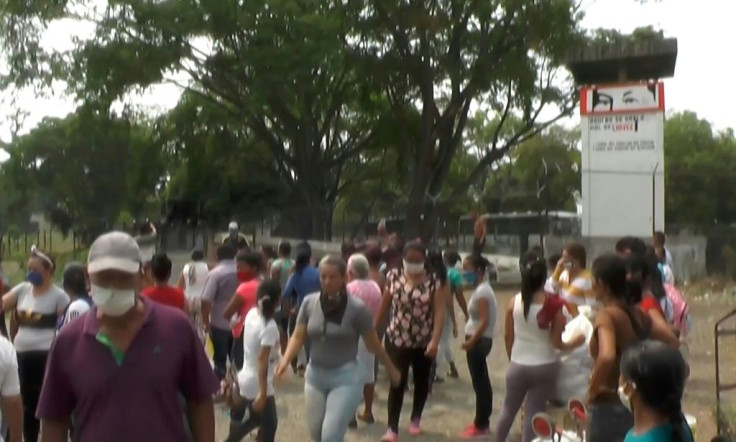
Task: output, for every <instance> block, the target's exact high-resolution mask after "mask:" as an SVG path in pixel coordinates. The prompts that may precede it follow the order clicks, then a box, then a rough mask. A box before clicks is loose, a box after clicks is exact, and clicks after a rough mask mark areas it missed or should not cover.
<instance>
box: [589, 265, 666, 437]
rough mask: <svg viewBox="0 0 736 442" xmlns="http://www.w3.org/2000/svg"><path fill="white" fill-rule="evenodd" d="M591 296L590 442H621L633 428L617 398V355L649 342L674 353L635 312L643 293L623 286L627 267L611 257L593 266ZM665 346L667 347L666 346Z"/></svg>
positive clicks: (632, 285)
mask: <svg viewBox="0 0 736 442" xmlns="http://www.w3.org/2000/svg"><path fill="white" fill-rule="evenodd" d="M593 278H594V280H593V281H594V282H593V285H594V288H593V289H594V291H595V292H596V294H597V296H598V297H599V300H600V302H601V304H602V306H603V307H602V308H601V309H600V310H599V311H598V314H597V315H596V317H595V323H594V325H593V336H592V338H591V341H590V354H591V356H592V357H593V361H594V365H593V371H592V373H591V375H590V383H589V386H588V398H587V402H588V423H587V428H586V440H587V441H588V442H621V441H623V440H624V438H625V437H626V432H627V431H628V430H629V429H630V428H631V427H632V426H633V424H634V422H633V417H632V415H631V412H629V410H627V409H626V407H624V405H623V404H622V403H621V400H620V398H619V397H618V394H617V390H618V384H619V365H620V362H621V355H622V354H623V352H625V351H626V350H627V349H628V348H629V347H631V346H632V345H636V344H638V343H640V342H641V341H643V340H645V339H648V338H650V337H651V338H653V339H657V340H660V341H663V342H665V343H667V344H668V345H671V346H673V348H677V347H678V345H679V342H678V341H677V339H674V342H672V341H673V340H672V339H671V335H672V332H671V330H669V329H661V328H658V327H655V326H654V325H653V323H652V320H651V319H650V317H649V316H648V315H647V314H646V313H644V312H643V311H642V310H641V309H639V308H638V307H637V304H639V303H640V302H641V296H642V288H641V286H640V285H639V284H638V282H636V281H627V278H626V265H625V263H624V261H623V260H622V259H621V258H619V257H618V256H615V255H604V256H601V257H598V258H597V259H596V260H595V261H594V262H593ZM668 341H669V342H668Z"/></svg>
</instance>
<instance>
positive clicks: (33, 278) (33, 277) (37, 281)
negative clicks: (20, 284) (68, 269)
mask: <svg viewBox="0 0 736 442" xmlns="http://www.w3.org/2000/svg"><path fill="white" fill-rule="evenodd" d="M26 281H28V282H30V283H31V284H32V285H33V286H35V287H38V286H40V285H41V284H43V275H42V274H41V273H40V272H28V274H27V275H26Z"/></svg>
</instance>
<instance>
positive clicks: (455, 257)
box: [445, 250, 460, 267]
mask: <svg viewBox="0 0 736 442" xmlns="http://www.w3.org/2000/svg"><path fill="white" fill-rule="evenodd" d="M445 261H446V262H447V265H449V266H450V267H455V266H456V265H457V262H458V261H460V254H459V253H457V251H455V250H448V251H447V252H445Z"/></svg>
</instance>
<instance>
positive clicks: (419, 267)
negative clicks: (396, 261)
mask: <svg viewBox="0 0 736 442" xmlns="http://www.w3.org/2000/svg"><path fill="white" fill-rule="evenodd" d="M404 270H405V271H406V273H408V274H410V275H418V274H420V273H422V272H423V271H424V263H418V264H417V263H413V262H408V261H406V260H404Z"/></svg>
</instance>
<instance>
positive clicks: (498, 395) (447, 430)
mask: <svg viewBox="0 0 736 442" xmlns="http://www.w3.org/2000/svg"><path fill="white" fill-rule="evenodd" d="M172 255H173V254H172ZM186 255H188V254H181V255H180V256H179V255H173V256H172V259H173V260H174V262H175V264H178V265H176V266H175V272H174V276H176V277H177V278H178V274H179V273H178V272H180V271H181V268H182V266H183V263H184V262H185V261H186V259H187V258H188V256H186ZM177 269H178V271H177ZM513 293H514V292H512V291H509V290H497V296H498V305H499V306H505V305H506V304H507V302H508V299H509V298H510V296H512V295H513ZM692 303H693V305H692V309H693V314H694V316H695V330H694V332H693V337H692V343H691V347H690V362H691V378H690V381H689V384H688V391H687V394H686V400H685V404H684V410H685V412H686V413H690V414H693V415H695V417H696V418H697V419H698V431H697V436H696V440H697V441H708V440H710V438H711V437H713V436H714V435H715V423H714V419H713V411H714V407H715V394H714V392H715V381H714V376H713V372H714V362H713V356H712V348H713V344H712V343H713V324H714V321H715V319H717V318H716V317H718V316H720V315H722V314H723V313H725V311H726V310H730V308H726V309H725V310H724V307H725V306H724V305H722V304H721V305H718V306H713V305H703V304H700V303H696V302H695V301H693V302H692ZM725 304H732V303H731V302H728V303H725ZM731 308H732V307H731ZM722 312H723V313H722ZM462 325H463V324H462V319H459V323H458V326H459V327H461V326H462ZM502 333H503V318H502V317H499V320H498V323H497V324H496V335H497V338H496V340H495V341H494V346H493V350H492V352H491V356H490V357H489V367H490V370H491V384H492V385H493V390H494V396H493V404H494V408H493V416H492V417H491V427H492V428H493V427H494V426H495V423H496V418H497V415H498V411H499V409H500V407H501V403H502V400H503V397H504V388H505V379H504V376H505V372H506V366H507V365H508V361H507V358H506V355H505V351H504V349H503V346H504V344H503V338H502ZM459 343H460V341H459V340H454V342H453V351H454V354H455V359H456V363H457V367H458V370H459V371H460V379H446V380H445V383H443V384H437V385H435V389H434V393H433V395H432V396H430V398H429V400H428V401H427V405H426V407H425V409H424V414H423V419H422V428H423V429H424V431H425V434H423V435H422V436H420V437H416V438H411V440H414V441H416V442H429V441H454V440H458V438H457V434H458V433H459V432H460V431H462V430H463V429H464V428H465V427H466V426H467V425H468V424H469V423H470V422H471V421H472V418H473V412H474V408H475V396H474V394H473V389H472V386H471V384H470V376H469V374H468V369H467V364H466V362H465V353H464V352H463V351H462V350H461V349H460V347H459ZM446 371H447V367H441V368H440V373H443V374H444V373H445V372H446ZM303 390H304V380H303V379H301V378H299V377H297V376H290V377H289V378H288V379H286V380H285V381H284V382H283V383H281V384H277V386H276V397H277V406H278V416H279V428H278V432H277V434H276V440H277V441H284V442H297V441H298V442H301V441H308V436H307V434H308V432H307V426H306V416H305V402H304V394H303ZM376 390H377V391H376V393H377V398H376V403H375V405H374V415H375V417H376V423H375V424H373V425H366V424H363V423H362V422H359V428H358V429H357V430H349V431H348V433H347V435H346V437H345V440H346V441H348V442H364V441H365V442H367V441H378V440H379V439H380V437H381V436H382V435H383V433H384V432H385V431H386V417H387V415H386V398H387V395H388V380H387V378H386V376H385V374H384V372H383V371H382V370H381V372H379V378H378V382H377V389H376ZM411 397H412V394H411V392H409V393H407V395H406V396H405V398H404V408H403V411H402V415H401V424H400V425H401V426H400V438H401V440H409V439H410V436H409V434H408V431H407V428H408V418H409V414H410V412H411ZM216 418H217V437H216V440H218V441H222V440H224V438H225V437H226V435H227V431H228V425H229V418H228V415H227V410H225V409H224V408H223V407H219V406H218V408H217V410H216ZM518 420H519V419H518V418H517V422H516V426H515V431H516V432H515V433H512V434H511V435H510V437H509V440H510V441H518V440H520V434H519V432H518V431H519V423H518ZM247 440H254V439H247Z"/></svg>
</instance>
